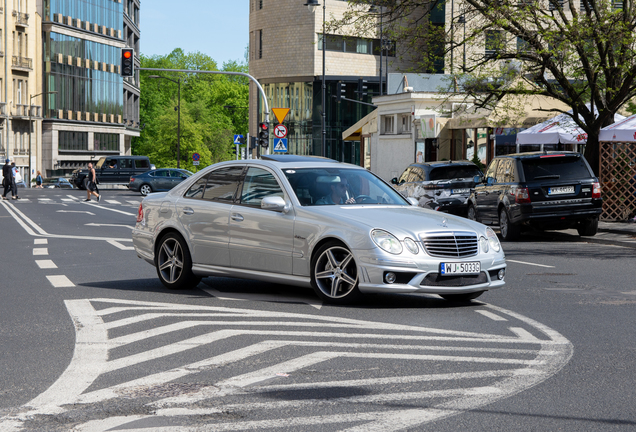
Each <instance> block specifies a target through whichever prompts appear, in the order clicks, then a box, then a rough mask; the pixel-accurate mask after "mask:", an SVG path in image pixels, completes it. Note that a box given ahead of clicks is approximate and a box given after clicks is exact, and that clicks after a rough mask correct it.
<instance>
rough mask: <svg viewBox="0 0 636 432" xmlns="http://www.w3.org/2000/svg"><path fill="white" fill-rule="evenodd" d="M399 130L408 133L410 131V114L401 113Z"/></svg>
mask: <svg viewBox="0 0 636 432" xmlns="http://www.w3.org/2000/svg"><path fill="white" fill-rule="evenodd" d="M400 123H401V125H400V132H401V133H409V132H411V115H410V114H402V115H401V116H400Z"/></svg>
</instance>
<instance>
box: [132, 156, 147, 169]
mask: <svg viewBox="0 0 636 432" xmlns="http://www.w3.org/2000/svg"><path fill="white" fill-rule="evenodd" d="M135 168H137V169H147V170H149V169H150V162H148V159H135Z"/></svg>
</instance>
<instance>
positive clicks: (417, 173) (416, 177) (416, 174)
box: [411, 168, 426, 182]
mask: <svg viewBox="0 0 636 432" xmlns="http://www.w3.org/2000/svg"><path fill="white" fill-rule="evenodd" d="M425 179H426V174H424V170H423V169H422V168H413V178H412V180H411V181H415V182H420V181H424V180H425Z"/></svg>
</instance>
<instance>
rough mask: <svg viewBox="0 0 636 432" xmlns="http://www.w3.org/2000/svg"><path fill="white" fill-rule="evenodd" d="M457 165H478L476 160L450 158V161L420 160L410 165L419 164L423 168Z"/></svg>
mask: <svg viewBox="0 0 636 432" xmlns="http://www.w3.org/2000/svg"><path fill="white" fill-rule="evenodd" d="M457 165H464V166H475V167H476V166H477V165H476V164H475V163H474V162H471V161H468V160H455V161H453V160H450V161H433V162H420V163H414V164H411V165H410V166H419V167H422V168H427V167H428V168H437V167H440V166H457Z"/></svg>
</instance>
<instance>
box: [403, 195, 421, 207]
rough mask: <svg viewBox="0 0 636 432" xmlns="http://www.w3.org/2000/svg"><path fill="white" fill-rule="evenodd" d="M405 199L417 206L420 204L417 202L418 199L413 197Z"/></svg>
mask: <svg viewBox="0 0 636 432" xmlns="http://www.w3.org/2000/svg"><path fill="white" fill-rule="evenodd" d="M406 200H407V201H408V202H409V204H411V205H412V206H418V205H419V204H420V202H419V201H418V200H416V199H415V198H413V197H408V198H407V199H406Z"/></svg>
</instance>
